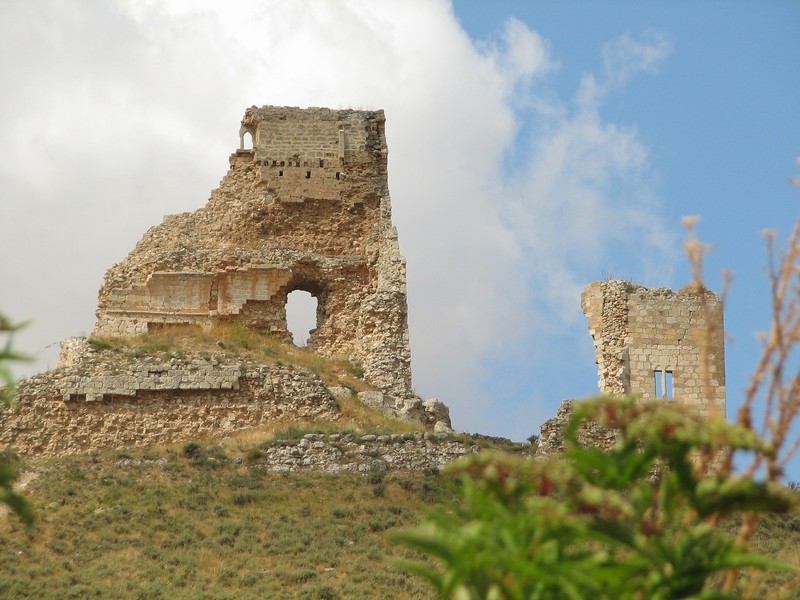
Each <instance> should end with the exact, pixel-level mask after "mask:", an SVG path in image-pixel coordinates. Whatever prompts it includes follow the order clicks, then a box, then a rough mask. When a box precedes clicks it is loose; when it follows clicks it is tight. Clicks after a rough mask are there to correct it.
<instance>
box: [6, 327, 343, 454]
mask: <svg viewBox="0 0 800 600" xmlns="http://www.w3.org/2000/svg"><path fill="white" fill-rule="evenodd" d="M67 347H68V350H67V353H66V358H65V360H62V361H61V363H60V366H59V367H58V368H56V369H55V370H53V371H50V372H48V373H45V374H43V375H38V376H36V377H32V378H30V379H26V380H23V381H21V382H20V383H19V388H18V394H17V403H16V406H15V407H12V408H5V407H4V408H0V422H1V423H2V427H0V447H2V448H13V449H14V450H16V451H17V452H19V453H21V454H25V455H30V454H38V455H61V454H72V453H77V452H86V451H89V450H93V449H99V448H117V447H122V446H144V445H154V444H165V443H172V442H177V441H182V440H188V439H197V438H203V437H208V436H213V435H220V434H223V433H226V432H231V431H235V430H240V429H245V428H248V427H254V426H258V425H263V424H265V423H269V422H275V421H279V420H280V421H293V420H304V421H305V420H317V419H318V420H335V419H338V418H339V416H340V413H339V408H338V406H337V404H336V402H335V401H334V399H333V398H332V397H331V395H330V393H329V392H328V390H327V389H326V388H325V385H324V384H323V382H322V380H320V379H319V378H318V377H317V376H316V375H314V373H312V372H311V371H307V370H305V369H299V368H296V367H291V366H287V365H263V364H255V363H252V362H248V361H244V360H241V359H237V358H236V357H232V356H230V355H227V354H224V353H214V354H209V353H201V354H194V353H182V355H181V357H180V358H178V357H174V356H173V357H164V356H149V357H144V358H131V357H125V356H123V355H120V354H115V353H108V352H106V353H97V352H95V351H94V350H92V348H91V347H90V346H89V345H88V344H87V343H86V342H85V340H77V339H74V340H70V341H69V342H68V344H67Z"/></svg>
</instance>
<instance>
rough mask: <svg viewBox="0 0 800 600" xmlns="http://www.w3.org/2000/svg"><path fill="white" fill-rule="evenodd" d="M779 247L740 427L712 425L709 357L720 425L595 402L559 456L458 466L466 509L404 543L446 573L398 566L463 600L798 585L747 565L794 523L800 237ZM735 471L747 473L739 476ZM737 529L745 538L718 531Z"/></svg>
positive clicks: (771, 566) (694, 255)
mask: <svg viewBox="0 0 800 600" xmlns="http://www.w3.org/2000/svg"><path fill="white" fill-rule="evenodd" d="M693 224H694V221H693V220H687V222H686V225H687V227H688V228H689V233H690V237H689V241H688V242H687V244H686V251H687V254H688V256H689V259H690V262H691V265H692V270H693V273H694V285H695V286H698V287H699V288H700V289H703V288H704V284H703V280H702V261H703V256H704V254H705V252H706V251H707V249H708V248H707V246H705V245H703V244H701V243H699V242H698V241H697V239H696V238H695V236H694V234H693V231H692V226H693ZM768 240H769V255H770V269H769V276H770V289H771V297H772V315H771V316H772V322H771V325H770V330H769V332H768V333H767V334H766V335H765V336H764V346H763V354H762V357H761V359H760V360H759V362H758V364H757V365H756V370H755V372H754V375H753V377H752V382H751V385H750V386H749V387H748V389H747V391H746V395H745V398H744V400H743V402H742V405H741V408H740V409H739V411H738V415H737V418H736V422H735V424H730V423H727V422H726V421H725V419H724V415H720V414H714V413H713V410H714V409H713V406H714V402H713V398H714V394H713V392H714V390H713V387H712V385H711V378H710V377H709V373H710V369H709V368H708V366H709V365H708V361H709V356H708V355H706V356H703V352H702V348H703V344H702V343H701V344H700V347H701V363H704V365H703V366H702V367H701V374H702V375H703V377H704V379H705V389H706V406H711V407H712V413H711V414H709V415H700V414H698V413H697V412H691V411H686V410H683V409H681V408H680V407H679V406H674V405H668V404H665V403H650V404H644V403H638V402H637V401H636V399H635V398H628V399H613V398H600V399H597V400H594V401H590V402H588V403H585V404H582V405H578V408H577V409H576V411H575V414H574V416H573V418H572V420H571V421H570V424H569V425H568V427H567V430H566V431H565V434H564V438H565V442H566V451H565V454H564V456H553V457H549V458H547V459H545V460H542V461H538V462H537V461H533V460H521V459H517V458H512V457H509V456H503V455H479V456H475V457H473V458H471V459H470V460H469V461H467V462H463V463H461V464H458V465H455V466H454V467H453V468H452V469H451V470H452V471H454V472H456V473H458V474H460V475H461V479H462V482H463V500H464V502H463V507H462V508H461V509H460V510H459V511H458V512H455V513H441V512H440V513H435V514H433V515H431V516H430V517H429V518H428V520H427V521H426V522H425V523H424V524H423V525H422V526H421V527H420V528H418V529H415V530H410V531H406V532H403V533H401V534H399V535H397V536H396V539H397V540H398V541H399V542H401V543H403V544H406V545H408V546H411V547H414V548H416V549H418V550H421V551H422V552H424V553H426V554H427V555H429V556H430V557H432V558H433V559H434V560H435V561H436V563H437V566H436V567H432V566H430V565H429V564H428V563H422V562H418V563H404V565H403V566H404V567H405V568H406V569H408V570H411V571H414V572H416V573H418V574H420V575H422V576H423V577H425V578H426V579H428V580H429V581H430V582H431V583H432V584H433V585H434V586H435V588H436V590H437V591H438V593H439V594H440V595H441V596H442V597H443V598H456V599H459V600H466V599H488V600H500V599H504V600H517V599H520V600H521V599H523V598H524V599H526V600H538V599H551V598H552V599H557V598H558V599H560V598H575V599H578V598H608V599H612V598H613V599H621V598H630V599H635V600H645V599H648V600H649V599H664V600H666V599H672V598H703V599H712V598H713V599H734V598H745V597H753V598H755V597H758V598H761V597H763V595H761V594H759V592H758V591H756V588H757V586H756V585H754V582H755V583H757V577H753V575H754V573H758V572H763V571H771V570H777V571H785V572H794V573H795V575H797V570H796V569H793V568H791V567H788V566H785V565H781V564H779V563H778V562H776V561H773V560H771V559H768V558H766V557H764V556H760V555H758V554H756V553H754V552H753V551H751V550H750V542H751V539H752V537H753V534H754V532H755V531H756V529H757V526H758V523H759V520H760V518H761V517H762V515H764V514H765V513H783V512H787V511H789V510H792V509H793V508H794V506H795V504H796V498H797V497H796V495H795V493H794V492H792V491H791V490H789V489H788V488H786V487H785V486H784V485H782V483H781V481H782V478H783V475H784V468H785V466H786V464H787V463H788V461H789V460H790V459H791V458H792V456H793V455H794V454H795V452H796V451H797V449H798V446H800V437H798V435H797V427H794V426H795V425H796V421H797V416H798V413H800V373H799V372H798V370H797V360H798V356H797V354H798V349H799V348H800V221H799V222H798V224H797V225H796V226H795V228H794V230H793V232H792V233H791V235H790V237H789V242H788V246H787V249H786V250H785V251H783V252H781V251H778V250H776V249H775V247H774V236H768ZM726 286H727V278H726ZM723 296H724V295H723ZM707 321H708V319H707ZM713 334H714V332H710V331H706V332H705V335H706V336H707V337H708V338H709V340H710V339H711V337H712V335H713ZM701 342H702V340H701ZM709 343H710V342H709ZM706 354H707V353H706ZM586 422H593V423H595V424H597V425H600V426H603V427H607V428H609V429H611V430H613V431H615V432H616V444H615V445H614V447H613V448H612V449H610V450H606V449H599V448H586V447H582V446H581V445H580V444H579V443H578V431H579V429H580V427H581V426H582V425H583V424H585V423H586ZM738 456H742V457H744V458H746V459H747V460H749V461H750V463H749V466H747V467H745V468H744V469H743V470H742V472H741V474H737V473H736V472H735V470H734V465H735V464H737V463H739V462H741V461H736V462H735V459H737V457H738ZM732 515H735V516H737V518H740V521H739V522H740V525H739V529H738V533H736V534H735V535H731V534H730V533H728V532H727V531H725V530H724V529H723V528H722V527H723V524H724V523H725V521H726V519H727V518H728V517H730V516H732ZM798 581H800V580H799V579H797V578H796V579H795V580H793V581H790V582H789V583H788V584H787V585H786V586H784V589H782V590H780V591H778V592H777V595H778V596H779V597H781V596H780V594H781V593H783V592H786V591H788V590H789V589H790V588H792V587H793V586H795V587H796V585H797V583H798Z"/></svg>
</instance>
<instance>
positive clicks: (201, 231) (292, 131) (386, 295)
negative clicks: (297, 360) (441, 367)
mask: <svg viewBox="0 0 800 600" xmlns="http://www.w3.org/2000/svg"><path fill="white" fill-rule="evenodd" d="M384 125H385V117H384V113H383V111H359V110H330V109H326V108H309V109H299V108H288V107H273V106H264V107H261V108H257V107H255V106H254V107H251V108H249V109H247V111H246V112H245V116H244V118H243V119H242V123H241V128H240V130H239V149H238V150H237V151H236V152H235V153H234V154H232V155H231V157H230V170H229V171H228V173H227V175H226V176H225V177H224V179H223V180H222V181H221V183H220V186H219V188H217V189H215V190H214V191H213V192H212V193H211V198H210V199H209V201H208V203H207V204H206V206H205V207H203V208H200V209H199V210H197V211H195V212H193V213H183V214H179V215H173V216H168V217H166V218H165V219H164V222H163V223H162V224H161V225H159V226H157V227H153V228H151V229H150V230H149V231H148V232H147V233H146V234H145V235H144V237H143V238H142V240H141V241H140V242H139V243H138V244H137V245H136V248H135V249H134V250H133V251H132V252H131V253H130V254H129V255H128V256H127V258H125V259H124V260H123V261H122V262H120V263H118V264H116V265H114V266H113V267H111V268H110V269H109V270H108V272H107V274H106V277H105V280H104V283H103V286H102V288H101V289H100V294H99V304H98V310H97V324H96V327H95V331H94V333H95V335H98V336H106V337H114V336H131V335H138V334H142V333H144V332H146V331H148V330H149V329H150V328H152V327H157V326H160V325H163V324H181V323H199V324H202V323H206V322H211V321H214V320H236V321H241V322H243V323H245V324H247V325H248V326H250V327H252V328H255V329H258V330H260V331H263V332H267V333H271V334H273V335H276V336H278V337H281V338H284V339H291V336H290V334H289V332H288V330H287V326H286V310H285V306H286V300H287V295H288V294H289V293H290V292H292V291H294V290H305V291H307V292H309V293H310V294H311V295H312V296H314V297H316V298H317V302H318V304H317V324H316V329H315V330H313V332H312V335H311V338H310V340H309V342H308V346H309V348H310V349H311V350H312V351H314V352H316V353H318V354H320V355H323V356H329V357H348V358H350V359H351V360H353V361H354V362H356V363H358V364H360V365H361V366H362V368H363V370H364V377H365V379H366V380H367V381H369V382H370V383H372V384H373V385H375V386H376V387H378V388H380V389H382V390H383V391H385V392H387V393H390V394H393V395H395V396H400V397H408V396H411V395H412V392H411V353H410V349H409V342H408V323H407V305H406V273H405V260H404V259H403V257H402V256H401V254H400V250H399V246H398V242H397V231H396V230H395V228H394V227H393V226H392V222H391V207H390V201H389V188H388V182H387V146H386V138H385V135H384ZM246 146H251V147H250V148H246Z"/></svg>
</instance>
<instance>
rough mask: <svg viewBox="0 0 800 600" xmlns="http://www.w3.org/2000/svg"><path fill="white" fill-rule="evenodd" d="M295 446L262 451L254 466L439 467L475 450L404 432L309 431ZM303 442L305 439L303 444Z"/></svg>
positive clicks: (343, 469) (341, 469) (351, 469)
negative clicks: (389, 433)
mask: <svg viewBox="0 0 800 600" xmlns="http://www.w3.org/2000/svg"><path fill="white" fill-rule="evenodd" d="M300 442H301V443H298V444H297V445H280V444H279V445H275V446H270V447H268V448H266V449H264V450H263V452H262V456H261V457H260V458H258V459H257V463H256V464H255V465H254V466H255V468H262V469H269V470H271V471H300V470H318V471H324V472H326V473H339V472H348V471H349V472H356V473H369V472H375V471H378V472H382V471H385V470H389V469H391V470H397V469H402V470H414V471H419V470H425V469H438V468H441V467H442V466H444V464H445V463H447V462H450V461H452V460H457V459H459V458H463V457H464V456H466V455H467V454H470V453H473V452H478V450H479V448H478V446H477V445H475V446H467V445H465V444H463V443H462V442H459V441H456V440H453V439H451V438H450V437H448V436H446V435H432V434H424V433H404V434H392V435H381V436H375V435H364V436H354V435H351V434H348V435H339V434H330V435H325V434H308V435H306V437H305V438H303V439H302V440H300ZM302 442H306V443H305V444H302Z"/></svg>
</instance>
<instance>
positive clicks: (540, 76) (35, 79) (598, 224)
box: [0, 0, 672, 437]
mask: <svg viewBox="0 0 800 600" xmlns="http://www.w3.org/2000/svg"><path fill="white" fill-rule="evenodd" d="M4 12H5V13H6V15H5V16H6V18H4V19H2V22H0V50H1V51H2V53H3V56H5V57H7V58H5V59H3V60H2V62H1V63H0V76H2V79H3V81H4V82H5V85H4V87H5V90H6V92H4V94H3V95H2V97H0V119H1V120H2V127H1V128H0V151H2V152H3V155H4V156H5V157H6V159H5V160H4V161H3V162H2V163H0V256H2V261H1V262H0V286H1V287H0V310H3V311H4V312H6V313H8V314H9V315H11V316H13V317H14V318H19V319H27V318H30V319H32V320H33V325H32V326H31V327H30V328H29V330H27V331H26V332H25V333H24V334H22V335H20V337H19V339H18V340H17V345H18V346H20V347H24V348H27V349H31V350H34V351H40V350H42V349H44V348H45V347H46V346H49V345H51V344H54V343H56V342H58V341H59V340H61V339H63V338H65V337H68V336H70V335H78V334H81V333H87V332H89V331H90V330H91V328H92V326H93V311H94V305H95V303H96V293H97V290H98V288H99V286H100V283H101V280H102V276H103V273H104V271H105V269H107V268H108V267H109V266H110V265H111V264H112V263H113V262H115V261H117V260H120V259H121V258H122V257H123V256H125V254H127V252H129V251H130V249H132V247H133V245H134V244H135V243H136V241H137V240H138V239H139V238H140V237H141V236H142V234H143V233H144V231H145V230H146V229H147V228H148V227H150V226H152V225H155V224H157V223H159V222H160V220H161V218H162V217H163V215H165V214H171V213H175V212H181V211H188V210H194V209H196V208H198V207H200V206H202V205H203V204H204V203H205V200H206V198H207V197H208V195H209V191H210V190H211V189H212V188H213V187H215V186H216V185H217V183H218V181H219V179H220V178H221V177H222V176H223V175H224V171H225V169H226V166H227V163H226V160H227V155H228V154H229V153H230V152H231V151H233V150H234V149H235V148H236V146H237V144H238V126H239V119H240V118H241V115H242V113H243V111H244V109H245V108H246V107H247V106H250V105H251V104H257V105H263V104H276V105H296V106H330V107H332V108H340V107H347V106H354V107H365V108H383V109H385V110H386V115H387V138H388V143H389V177H390V181H389V183H390V189H391V193H392V202H393V210H394V219H395V222H396V224H397V226H398V229H399V232H400V243H401V250H402V251H403V253H404V254H405V255H406V257H407V259H408V283H409V306H410V325H411V342H412V356H413V368H414V379H415V385H416V387H417V390H418V392H419V393H420V394H423V395H424V396H426V397H429V396H433V395H435V396H438V397H440V398H442V399H443V400H445V401H446V402H447V403H448V404H449V405H450V406H451V410H452V413H453V418H454V423H455V425H456V426H457V427H460V428H464V429H467V430H473V431H474V430H482V431H486V432H488V433H497V434H504V435H511V436H515V437H519V436H520V435H521V434H523V433H524V434H525V435H527V434H530V433H531V432H533V431H534V430H535V428H536V424H537V423H536V422H537V420H541V418H544V417H546V416H548V415H549V414H552V412H554V410H555V404H556V403H557V401H558V400H560V399H561V398H549V399H548V402H550V404H548V405H547V406H545V407H544V409H542V407H538V408H537V407H536V406H535V404H536V403H537V402H540V401H541V400H540V396H541V395H542V394H543V393H544V394H546V393H547V390H546V389H545V390H538V391H537V392H534V391H530V390H527V391H526V386H527V385H529V384H530V383H531V381H538V380H531V379H530V377H529V374H527V373H526V372H525V369H528V368H532V369H536V368H539V369H541V370H546V371H548V373H549V377H551V378H553V377H561V378H564V379H570V377H571V375H570V371H569V369H568V368H565V369H564V370H562V371H560V372H559V371H558V369H554V367H553V366H552V365H549V364H548V363H547V361H546V354H547V353H545V352H543V351H542V349H543V348H547V347H553V348H554V351H553V352H552V353H551V354H553V355H558V354H559V352H561V353H564V354H569V355H573V356H574V355H575V351H574V350H573V349H571V348H563V347H562V348H561V349H560V350H558V348H557V347H558V345H559V344H564V343H565V342H564V340H567V339H572V338H570V337H569V336H570V335H571V336H573V337H577V336H579V335H580V336H584V337H588V336H587V335H586V334H585V326H584V324H583V322H582V321H583V319H582V317H581V316H580V308H579V294H580V290H581V288H582V287H583V285H585V284H586V283H588V282H589V281H591V280H593V279H597V278H598V277H599V276H600V275H601V272H602V271H603V270H607V269H609V268H613V265H614V264H617V263H620V262H621V261H620V257H621V256H623V255H624V256H627V257H629V256H630V255H631V253H634V254H633V255H635V256H638V257H639V258H638V260H639V267H638V268H637V272H636V273H617V275H628V276H632V277H638V278H640V279H642V278H644V279H647V277H648V276H649V275H648V274H649V273H650V272H652V271H654V270H657V269H658V265H661V264H663V263H664V262H665V257H668V256H669V255H670V253H671V252H672V240H671V239H670V238H669V237H666V236H665V235H664V234H663V233H662V231H664V228H663V227H662V226H661V223H660V222H659V219H658V216H657V215H658V199H657V197H656V196H655V195H654V193H653V191H652V183H651V178H652V175H651V173H650V165H649V162H648V152H647V148H646V147H645V145H644V144H643V143H642V141H641V140H640V139H639V135H638V133H637V131H636V129H635V127H633V126H630V125H626V124H616V123H610V122H606V121H605V120H604V119H603V116H602V107H603V102H604V99H605V98H606V97H607V96H608V95H609V94H613V93H624V86H625V84H626V83H627V82H628V81H629V80H630V79H631V78H633V77H636V76H639V74H640V73H655V72H657V70H658V66H659V65H660V64H661V63H662V62H663V61H664V60H665V59H666V57H667V56H668V54H669V50H670V48H669V41H668V39H667V38H666V37H665V36H664V35H663V34H660V33H658V32H647V33H646V34H645V35H643V36H641V37H630V36H627V35H626V36H622V37H620V38H618V39H616V40H611V41H609V43H608V44H607V45H606V46H605V47H604V48H600V49H598V52H599V53H602V56H603V59H604V62H603V64H604V72H603V73H600V74H589V73H587V74H586V75H585V76H584V77H583V79H582V81H581V84H580V86H579V88H578V89H577V90H575V94H574V96H573V97H571V98H566V99H562V98H559V97H558V96H557V95H556V94H555V92H554V91H553V86H552V82H553V81H554V80H555V78H557V77H558V67H559V61H558V57H557V55H556V53H557V49H554V48H552V47H551V46H550V43H549V42H548V41H547V40H545V39H543V38H542V37H541V36H540V35H539V34H538V33H536V31H534V30H533V29H531V28H530V27H529V26H528V25H526V24H525V23H522V22H521V21H518V20H516V19H513V18H512V19H509V20H508V21H507V22H506V24H505V26H504V28H503V29H502V30H501V31H498V32H497V33H496V35H494V36H493V37H492V38H490V39H485V40H472V39H470V38H469V37H468V36H467V34H466V33H465V32H464V31H463V30H462V29H461V27H460V26H459V24H458V22H457V20H456V19H455V17H454V15H453V11H452V7H451V6H450V4H449V3H448V2H446V1H444V0H435V1H432V0H409V1H404V2H402V3H400V2H389V1H375V0H335V1H330V2H325V3H320V2H312V1H310V0H295V1H294V2H278V1H274V2H255V1H252V2H237V3H229V5H225V6H221V5H220V4H219V3H217V2H210V1H208V2H196V1H193V2H188V1H187V2H177V1H175V2H173V1H166V0H163V1H162V0H146V1H145V0H138V1H137V0H116V1H113V2H105V3H99V4H98V3H89V2H84V3H76V4H71V5H69V7H67V6H66V5H64V4H63V3H60V2H57V1H56V0H52V1H51V2H36V3H15V4H14V5H12V6H6V7H4ZM9 57H14V58H13V60H11V59H10V58H9ZM666 262H669V261H668V260H667V261H666ZM609 265H611V267H609ZM565 336H566V337H565ZM56 349H57V348H56V347H51V348H50V350H49V351H47V352H44V353H42V358H41V359H40V362H39V363H38V364H37V365H35V367H33V368H35V369H42V368H44V367H45V366H46V365H48V364H49V365H50V366H53V365H54V363H55V358H54V357H55V351H56ZM581 352H582V353H583V354H585V355H586V356H585V357H581V360H583V359H584V358H585V360H587V361H589V363H588V366H589V368H588V369H587V371H588V372H589V373H591V372H592V370H591V362H592V358H593V357H592V356H591V353H587V352H586V350H585V347H584V349H583V350H582V351H581ZM521 355H524V356H528V357H531V358H530V359H529V360H520V356H521ZM500 364H505V365H506V368H500V367H499V366H498V365H500ZM509 365H513V367H514V368H510V367H509ZM539 383H542V382H541V381H539ZM542 385H544V383H542ZM591 386H593V375H592V376H591V377H590V388H589V389H585V390H584V391H583V393H584V394H590V393H592V392H593V391H594V388H593V387H591ZM500 390H514V391H513V393H512V392H509V393H510V394H512V395H515V396H514V398H511V397H509V398H507V399H505V400H504V399H503V398H502V397H498V396H497V392H499V391H500ZM526 394H527V396H526ZM520 398H521V399H520ZM501 415H502V418H501ZM523 437H524V436H523Z"/></svg>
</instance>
